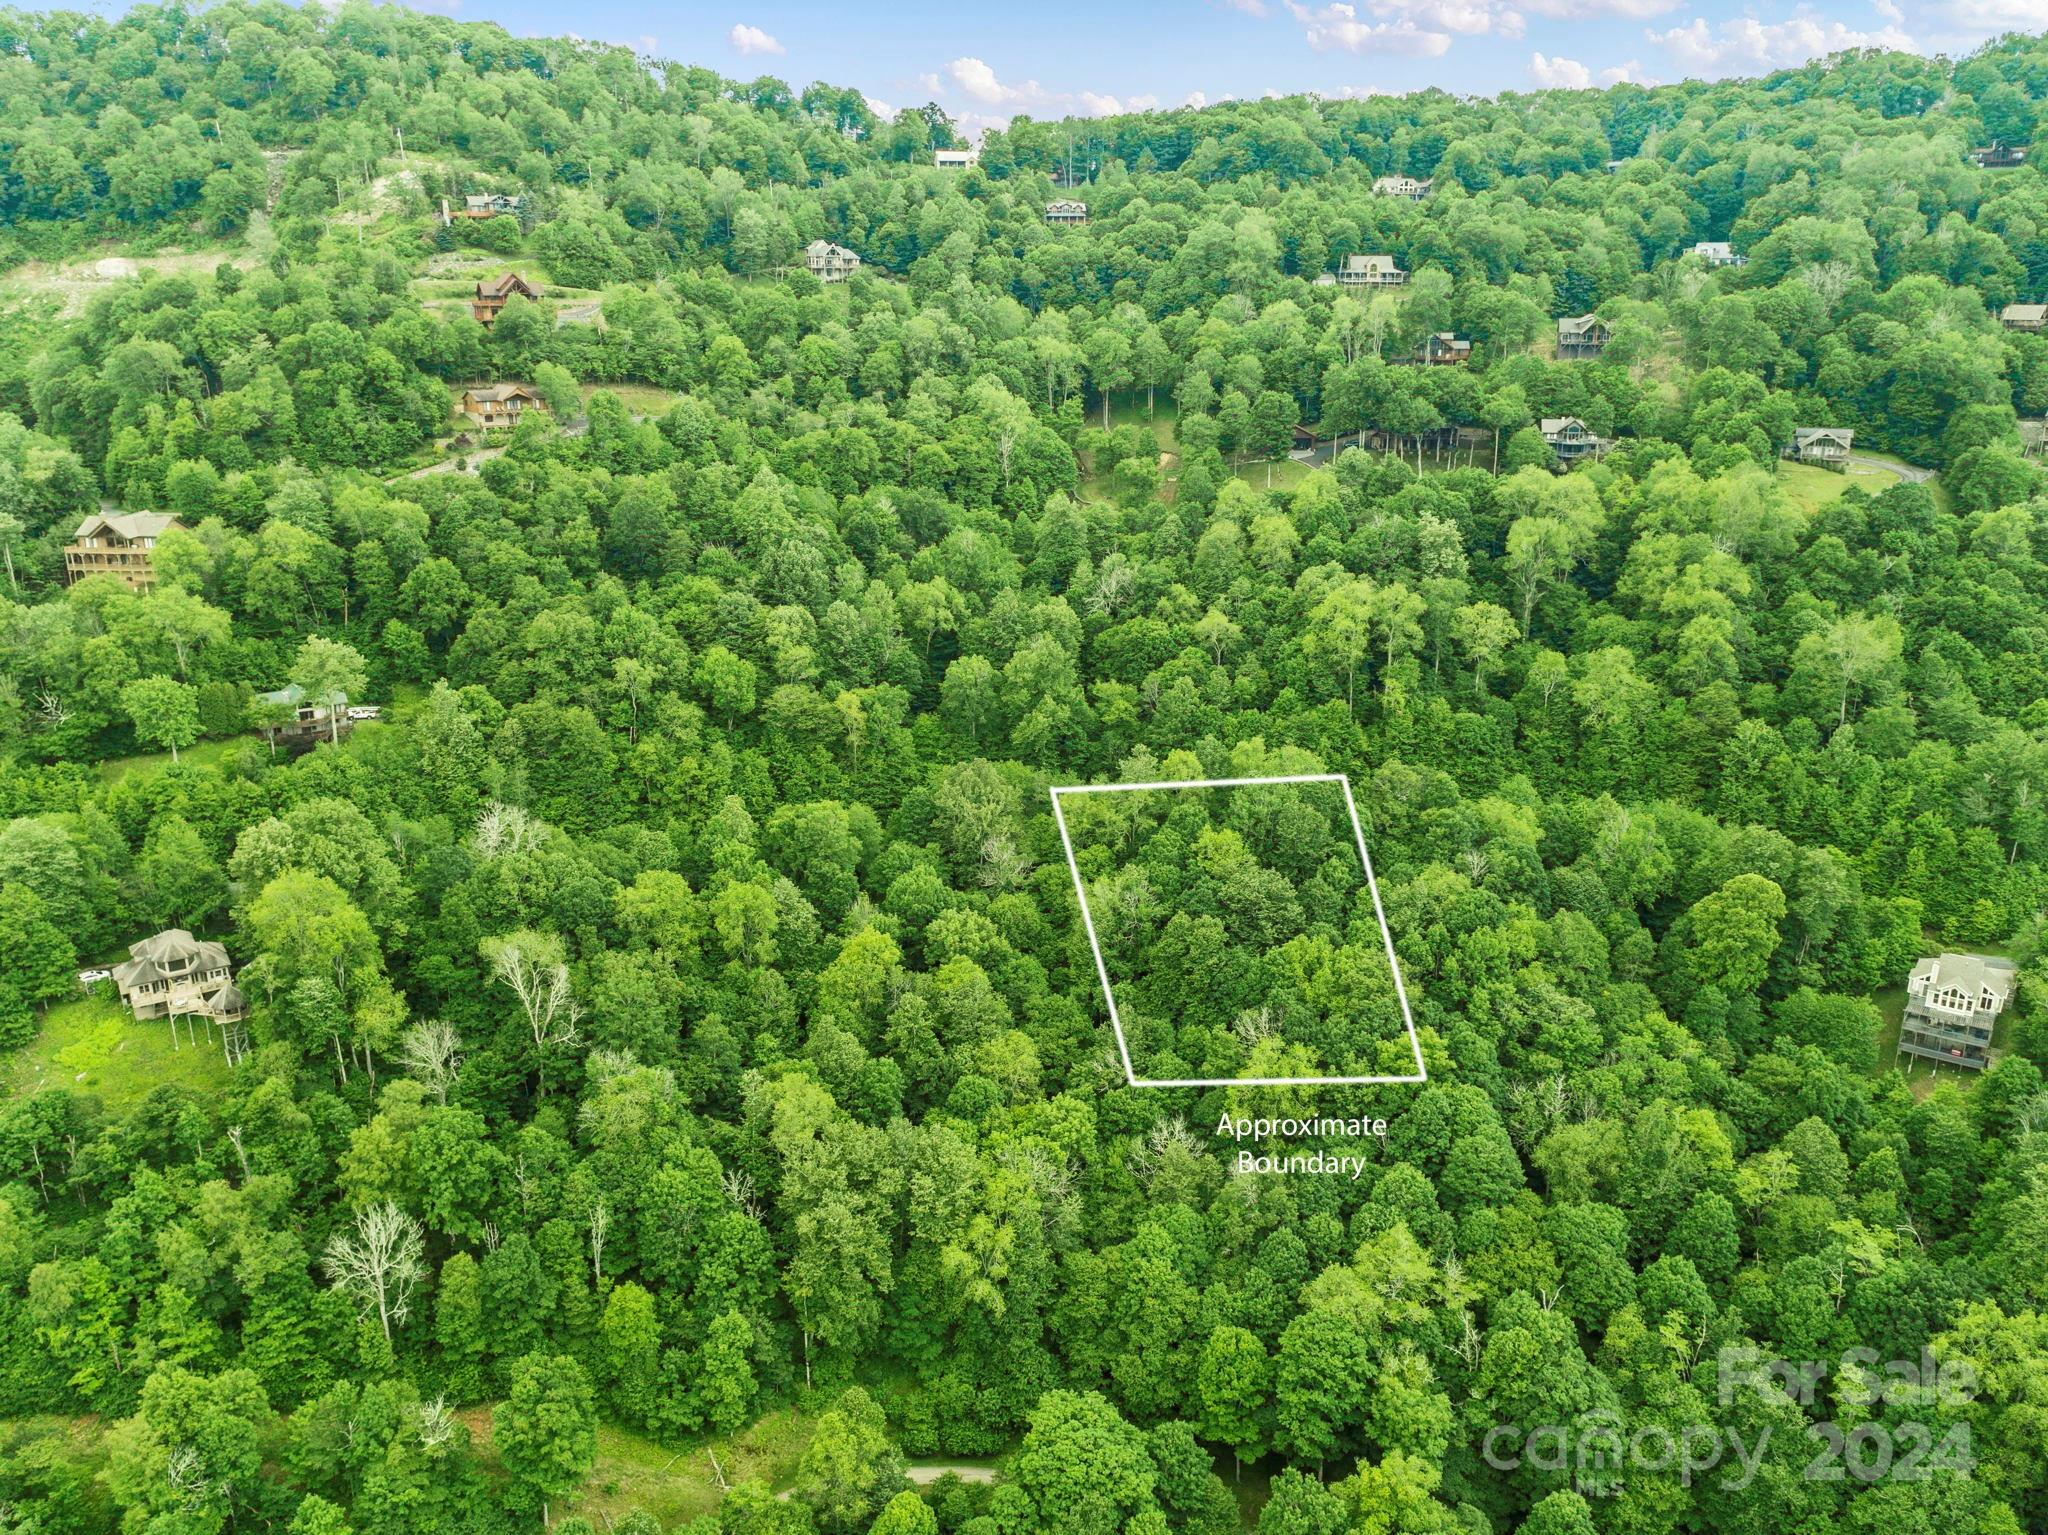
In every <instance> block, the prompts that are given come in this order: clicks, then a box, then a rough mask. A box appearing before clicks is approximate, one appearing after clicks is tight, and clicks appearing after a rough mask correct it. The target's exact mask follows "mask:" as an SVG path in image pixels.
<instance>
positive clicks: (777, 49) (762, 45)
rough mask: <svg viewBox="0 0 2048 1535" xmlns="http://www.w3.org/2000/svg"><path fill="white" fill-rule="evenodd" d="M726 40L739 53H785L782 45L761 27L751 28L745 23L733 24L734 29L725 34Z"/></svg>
mask: <svg viewBox="0 0 2048 1535" xmlns="http://www.w3.org/2000/svg"><path fill="white" fill-rule="evenodd" d="M725 40H726V41H727V42H728V43H730V44H731V45H732V47H733V49H734V51H736V52H739V53H781V52H783V47H782V44H780V43H779V42H777V41H776V40H775V39H774V38H772V37H770V36H769V35H768V34H767V33H766V32H763V31H762V30H761V29H760V28H759V27H750V26H748V25H747V24H746V23H745V22H743V21H741V22H735V23H734V24H733V29H732V30H731V31H730V32H728V33H726V34H725Z"/></svg>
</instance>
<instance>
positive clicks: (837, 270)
mask: <svg viewBox="0 0 2048 1535" xmlns="http://www.w3.org/2000/svg"><path fill="white" fill-rule="evenodd" d="M804 265H805V266H807V267H809V268H810V270H811V275H812V276H813V277H815V278H817V279H818V281H819V282H845V281H846V279H847V278H849V277H851V276H852V275H853V274H854V272H855V271H857V270H858V269H859V267H860V257H858V256H856V255H855V254H854V253H853V252H852V251H850V250H848V249H847V248H846V247H845V246H843V245H834V244H833V243H832V242H831V241H830V240H813V241H811V243H810V244H809V245H806V246H805V247H804Z"/></svg>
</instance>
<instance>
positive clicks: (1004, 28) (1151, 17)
mask: <svg viewBox="0 0 2048 1535" xmlns="http://www.w3.org/2000/svg"><path fill="white" fill-rule="evenodd" d="M413 3H415V4H419V5H420V6H421V8H422V9H433V10H440V11H445V12H448V13H450V14H453V15H455V16H457V17H460V18H465V19H468V18H474V19H477V20H486V19H488V20H493V21H497V22H498V23H500V24H501V25H503V26H505V27H506V28H507V29H508V30H511V31H513V32H517V33H523V34H534V35H544V34H550V33H560V32H562V31H565V30H574V31H576V32H577V33H578V34H580V35H582V36H585V37H590V38H597V39H603V40H605V41H609V42H618V43H624V44H627V45H629V46H631V47H633V48H636V49H638V50H640V51H642V52H645V53H651V54H654V55H656V56H659V57H661V58H666V59H674V60H678V61H681V62H684V63H689V64H701V65H705V66H707V67H710V68H714V69H717V70H719V71H720V72H722V73H724V74H728V75H733V76H737V77H740V78H748V79H750V78H752V77H753V76H755V75H759V74H772V75H776V76H778V77H779V78H781V79H784V80H787V81H788V82H789V83H790V84H792V85H794V86H796V87H797V88H799V89H801V88H802V87H803V86H804V85H806V84H808V83H809V82H811V81H812V80H820V79H822V80H826V81H829V82H830V83H832V84H834V85H850V86H856V87H858V88H859V89H860V90H861V91H863V92H864V93H865V94H866V95H867V96H868V98H869V99H870V101H872V102H873V103H874V104H875V105H876V106H877V107H878V108H885V109H887V110H888V111H890V112H893V111H894V110H895V109H897V108H901V107H905V106H914V105H921V104H922V103H924V102H926V101H936V102H937V103H938V104H939V105H940V106H942V107H944V108H945V109H946V111H947V112H948V114H949V115H951V116H952V117H953V119H954V121H955V122H956V123H959V124H960V125H961V126H962V127H963V128H965V129H966V130H967V131H968V132H969V133H970V134H973V133H978V132H980V131H982V130H984V129H986V128H989V127H999V126H1001V125H1002V124H1003V123H1004V122H1006V121H1008V119H1009V118H1010V117H1011V116H1013V115H1015V114H1018V113H1029V114H1031V115H1032V116H1034V117H1041V118H1043V117H1057V116H1063V115H1066V114H1069V113H1075V114H1100V113H1107V112H1117V111H1132V110H1142V109H1144V108H1148V107H1175V106H1180V105H1183V104H1188V103H1192V104H1194V105H1201V104H1202V103H1204V102H1214V101H1219V100H1223V99H1225V98H1226V97H1238V98H1248V97H1255V96H1263V95H1268V94H1292V93H1294V92H1298V91H1316V92H1320V93H1321V94H1323V95H1325V96H1341V95H1363V94H1369V93H1372V92H1379V91H1396V92H1399V91H1408V90H1420V89H1424V88H1426V87H1429V86H1440V87H1442V88H1443V89H1445V90H1450V91H1457V92H1461V93H1478V94H1486V95H1491V94H1494V93H1496V92H1499V91H1504V90H1527V89H1531V88H1534V87H1539V86H1586V85H1592V86H1601V85H1606V84H1610V83H1612V82H1613V81H1616V80H1623V79H1626V80H1635V81H1639V82H1642V83H1644V84H1654V83H1658V82H1663V81H1671V80H1683V79H1689V78H1706V79H1718V78H1722V77H1726V76H1730V75H1750V74H1757V73H1762V72H1766V71H1769V70H1772V69H1778V68H1783V67H1787V66H1792V65H1798V64H1801V63H1804V62H1805V61H1806V60H1808V59H1811V58H1816V57H1820V56H1822V55H1825V54H1828V53H1833V52H1836V51H1837V50H1840V49H1843V48H1858V47H1886V48H1899V49H1905V50H1910V51H1913V52H1919V53H1929V54H1931V53H1949V54H1952V55H1953V54H1959V53H1963V52H1967V51H1968V50H1969V49H1971V48H1973V47H1975V46H1976V45H1977V44H1978V43H1980V42H1982V41H1983V40H1984V39H1986V38H1988V37H1994V36H1997V35H1998V34H1999V33H2001V32H2008V31H2042V30H2048V0H1820V3H1801V4H1780V5H1775V6H1773V5H1765V4H1759V3H1745V0H1107V3H1104V0H1026V3H1024V4H1016V3H1011V4H1005V5H996V4H991V3H987V0H895V3H891V0H867V3H860V0H855V3H852V4H847V3H832V4H827V3H824V0H691V3H689V4H687V5H673V4H644V3H634V0H583V3H582V4H580V5H578V6H577V7H575V8H574V9H573V10H566V11H565V10H564V9H562V8H561V7H560V6H559V5H551V4H543V3H541V0H489V3H486V0H413Z"/></svg>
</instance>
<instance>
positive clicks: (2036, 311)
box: [1998, 304, 2048, 321]
mask: <svg viewBox="0 0 2048 1535" xmlns="http://www.w3.org/2000/svg"><path fill="white" fill-rule="evenodd" d="M1998 318H1999V319H2001V320H2035V321H2048V304H2007V305H2006V306H2005V307H2004V308H2003V309H2001V310H1999V311H1998Z"/></svg>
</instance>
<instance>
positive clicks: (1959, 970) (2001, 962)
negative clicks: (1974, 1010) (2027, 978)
mask: <svg viewBox="0 0 2048 1535" xmlns="http://www.w3.org/2000/svg"><path fill="white" fill-rule="evenodd" d="M2018 968H2019V967H2018V966H2016V965H2015V964H2013V962H2012V961H2011V960H2009V959H2001V958H2000V957H1999V956H1997V955H1995V954H1942V955H1938V956H1935V957H1932V958H1928V959H1923V960H1921V961H1920V963H1919V964H1917V965H1915V966H1914V967H1913V979H1914V980H1916V981H1931V982H1933V983H1935V984H1936V985H1940V986H1959V987H1961V988H1962V989H1963V990H1964V991H1971V992H1984V991H1988V992H1990V993H1991V994H1992V995H1993V996H1996V997H1999V998H2001V999H2003V998H2006V997H2010V996H2011V995H2012V989H2013V983H2014V981H2015V980H2016V979H2017V977H2018Z"/></svg>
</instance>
